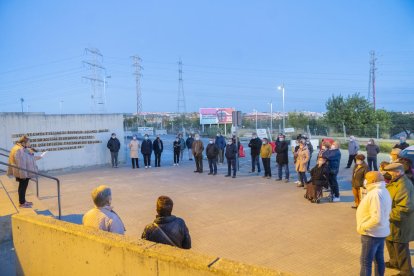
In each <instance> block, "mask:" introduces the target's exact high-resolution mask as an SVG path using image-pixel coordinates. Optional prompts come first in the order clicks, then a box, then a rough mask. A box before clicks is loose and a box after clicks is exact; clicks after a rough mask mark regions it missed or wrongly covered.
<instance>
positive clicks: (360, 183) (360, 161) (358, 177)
mask: <svg viewBox="0 0 414 276" xmlns="http://www.w3.org/2000/svg"><path fill="white" fill-rule="evenodd" d="M355 160H356V161H355V162H356V164H355V166H354V171H353V173H352V193H353V194H354V202H355V205H353V206H352V208H354V209H356V208H358V205H359V203H360V202H361V200H362V197H361V188H363V187H364V180H365V175H366V174H367V172H368V171H369V169H368V165H367V163H365V155H363V154H357V156H355Z"/></svg>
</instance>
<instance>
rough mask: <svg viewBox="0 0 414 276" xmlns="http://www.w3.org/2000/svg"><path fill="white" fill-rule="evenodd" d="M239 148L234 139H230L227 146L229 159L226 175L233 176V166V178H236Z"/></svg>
mask: <svg viewBox="0 0 414 276" xmlns="http://www.w3.org/2000/svg"><path fill="white" fill-rule="evenodd" d="M237 153H238V149H237V146H236V144H235V143H233V139H231V138H230V139H229V140H228V142H227V146H226V159H227V174H226V175H225V177H229V176H231V169H232V168H233V178H236V157H237Z"/></svg>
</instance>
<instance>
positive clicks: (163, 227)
mask: <svg viewBox="0 0 414 276" xmlns="http://www.w3.org/2000/svg"><path fill="white" fill-rule="evenodd" d="M173 205H174V203H173V201H172V200H171V198H169V197H168V196H160V197H159V198H158V200H157V216H156V219H155V220H154V222H153V223H151V224H148V225H147V226H146V227H145V229H144V232H143V233H142V236H141V238H142V239H144V240H148V241H153V242H156V243H162V244H167V245H171V246H175V247H179V248H183V249H190V248H191V237H190V232H189V231H188V228H187V226H186V225H185V222H184V220H183V219H181V218H179V217H176V216H172V215H171V212H172V209H173Z"/></svg>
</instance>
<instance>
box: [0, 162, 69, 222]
mask: <svg viewBox="0 0 414 276" xmlns="http://www.w3.org/2000/svg"><path fill="white" fill-rule="evenodd" d="M0 165H5V166H8V167H11V168H15V169H19V170H22V171H25V172H29V173H32V174H35V175H36V176H42V177H45V178H49V179H52V180H55V181H56V184H57V194H58V195H57V196H58V209H59V219H60V217H61V215H62V210H61V207H60V180H59V179H58V178H56V177H53V176H50V175H46V174H43V173H39V172H35V171H31V170H27V169H23V168H20V167H18V166H15V165H12V164H9V163H5V162H1V161H0Z"/></svg>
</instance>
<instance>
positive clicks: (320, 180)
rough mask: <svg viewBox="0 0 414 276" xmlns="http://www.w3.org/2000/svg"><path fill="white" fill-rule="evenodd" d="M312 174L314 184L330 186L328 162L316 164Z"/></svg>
mask: <svg viewBox="0 0 414 276" xmlns="http://www.w3.org/2000/svg"><path fill="white" fill-rule="evenodd" d="M310 175H311V180H310V181H311V182H312V183H313V184H314V185H317V186H323V187H325V188H328V186H329V182H328V177H329V166H328V164H326V163H325V164H323V165H322V166H320V167H319V166H318V165H316V166H315V167H313V168H312V169H311V172H310Z"/></svg>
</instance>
